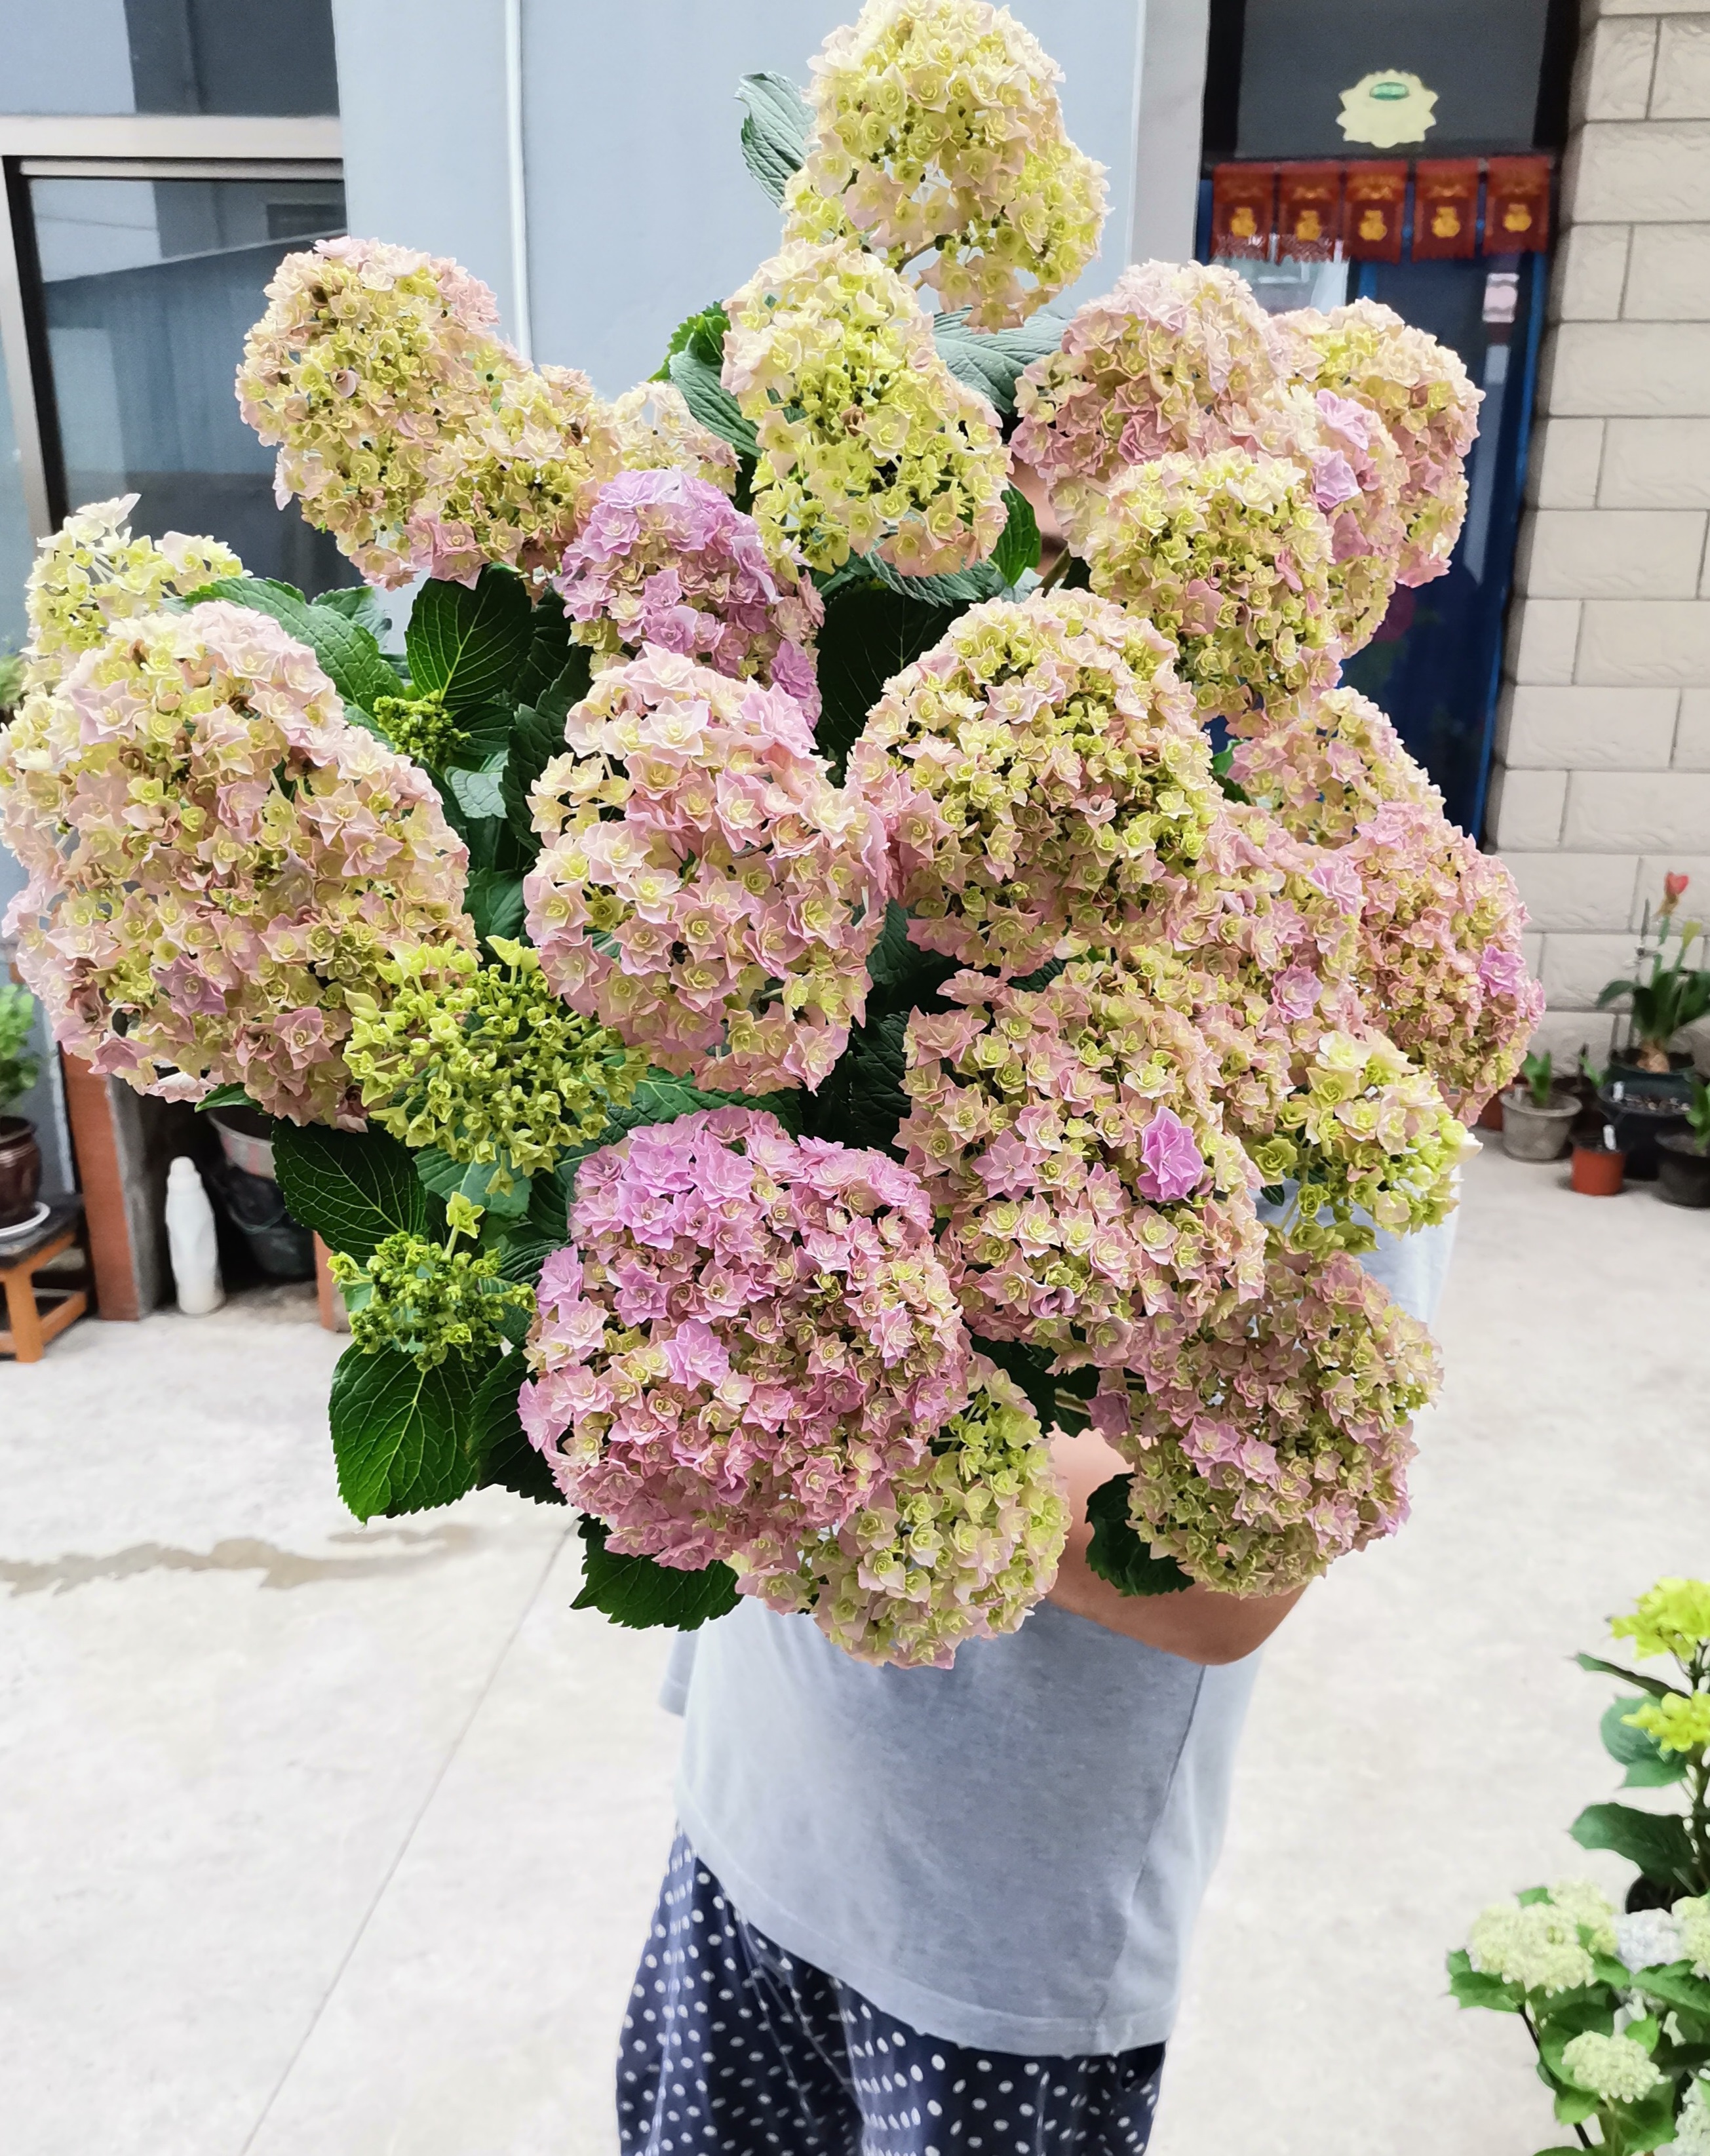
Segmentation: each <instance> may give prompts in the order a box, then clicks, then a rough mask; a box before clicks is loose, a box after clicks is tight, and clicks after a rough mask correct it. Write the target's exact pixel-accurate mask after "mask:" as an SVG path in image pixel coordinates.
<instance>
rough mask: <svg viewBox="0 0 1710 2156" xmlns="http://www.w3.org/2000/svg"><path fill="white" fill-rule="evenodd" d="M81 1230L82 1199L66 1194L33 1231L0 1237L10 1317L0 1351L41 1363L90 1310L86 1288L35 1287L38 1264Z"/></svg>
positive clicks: (0, 1273)
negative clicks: (49, 1349) (51, 1345)
mask: <svg viewBox="0 0 1710 2156" xmlns="http://www.w3.org/2000/svg"><path fill="white" fill-rule="evenodd" d="M82 1233H83V1201H82V1199H80V1198H64V1199H56V1200H55V1201H54V1204H52V1205H50V1206H49V1209H48V1217H47V1219H45V1220H44V1221H42V1222H41V1223H40V1224H39V1226H38V1227H37V1228H36V1229H34V1231H33V1233H32V1234H30V1235H18V1236H15V1237H13V1239H12V1240H10V1241H9V1242H8V1240H6V1239H5V1238H3V1237H0V1286H3V1287H4V1289H5V1291H6V1315H7V1318H8V1330H7V1331H5V1332H0V1355H12V1356H14V1357H16V1358H17V1359H18V1361H19V1362H20V1363H39V1362H40V1361H41V1359H42V1355H43V1353H44V1349H45V1348H46V1347H47V1344H48V1342H49V1341H50V1340H54V1339H57V1338H58V1337H59V1334H60V1333H62V1332H64V1330H65V1328H66V1327H67V1326H68V1325H74V1324H75V1323H76V1322H77V1320H78V1319H79V1318H80V1317H82V1316H83V1314H84V1312H85V1311H86V1310H87V1309H88V1308H89V1295H88V1291H87V1289H86V1288H85V1287H61V1286H59V1283H58V1281H44V1282H43V1284H42V1286H40V1287H39V1288H38V1287H37V1286H36V1279H35V1276H36V1272H37V1270H38V1268H39V1267H40V1266H42V1265H46V1263H47V1262H48V1260H49V1258H57V1257H58V1256H59V1253H60V1252H61V1251H62V1250H69V1249H70V1248H71V1246H72V1245H73V1244H74V1243H75V1242H76V1241H77V1240H79V1238H80V1235H82ZM44 1304H45V1307H44Z"/></svg>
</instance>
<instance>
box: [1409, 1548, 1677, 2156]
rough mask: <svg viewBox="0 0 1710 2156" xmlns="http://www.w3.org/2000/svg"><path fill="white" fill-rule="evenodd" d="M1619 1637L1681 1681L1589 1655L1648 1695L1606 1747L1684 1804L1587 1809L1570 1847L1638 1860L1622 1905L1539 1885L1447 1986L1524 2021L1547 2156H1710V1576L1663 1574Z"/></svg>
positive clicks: (1475, 1942)
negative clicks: (1662, 1661)
mask: <svg viewBox="0 0 1710 2156" xmlns="http://www.w3.org/2000/svg"><path fill="white" fill-rule="evenodd" d="M1610 1630H1611V1631H1612V1632H1613V1633H1614V1635H1615V1637H1616V1638H1617V1639H1625V1640H1630V1641H1631V1643H1632V1650H1633V1653H1634V1654H1635V1655H1636V1657H1637V1658H1638V1659H1639V1660H1641V1661H1645V1660H1647V1659H1650V1658H1652V1657H1655V1656H1657V1655H1671V1656H1672V1658H1673V1660H1674V1663H1675V1667H1676V1671H1677V1675H1678V1676H1679V1677H1680V1678H1681V1679H1682V1681H1681V1682H1680V1683H1672V1684H1671V1683H1670V1682H1668V1681H1666V1680H1665V1679H1663V1678H1661V1677H1656V1676H1651V1675H1650V1674H1649V1672H1648V1671H1638V1670H1630V1669H1624V1668H1622V1667H1621V1666H1620V1664H1618V1663H1615V1662H1608V1661H1602V1660H1601V1659H1600V1657H1598V1656H1597V1655H1579V1658H1578V1659H1579V1664H1580V1666H1581V1667H1582V1668H1584V1669H1587V1670H1592V1671H1596V1672H1598V1673H1599V1674H1600V1675H1603V1676H1614V1677H1618V1678H1620V1680H1621V1681H1622V1682H1623V1683H1624V1684H1625V1685H1630V1686H1636V1687H1637V1688H1638V1689H1637V1692H1636V1694H1634V1695H1630V1696H1628V1697H1623V1698H1620V1699H1617V1700H1616V1701H1615V1702H1614V1703H1613V1704H1612V1705H1611V1706H1610V1707H1609V1708H1608V1709H1607V1710H1606V1712H1605V1714H1604V1717H1603V1741H1604V1745H1605V1748H1606V1749H1607V1750H1608V1752H1609V1753H1610V1756H1611V1757H1612V1758H1614V1759H1615V1761H1616V1762H1617V1763H1619V1764H1620V1765H1621V1766H1623V1767H1624V1768H1625V1769H1626V1774H1625V1786H1627V1787H1628V1788H1632V1789H1667V1788H1671V1787H1676V1786H1682V1787H1683V1789H1684V1793H1685V1796H1686V1808H1685V1810H1684V1812H1681V1811H1673V1812H1666V1811H1663V1812H1653V1811H1646V1810H1641V1809H1638V1808H1637V1807H1636V1806H1635V1805H1630V1804H1592V1805H1589V1806H1588V1807H1587V1809H1585V1810H1584V1811H1583V1812H1582V1813H1581V1814H1580V1815H1579V1818H1578V1819H1577V1820H1575V1821H1574V1830H1573V1831H1574V1840H1576V1841H1578V1842H1579V1844H1580V1845H1581V1846H1582V1847H1584V1848H1586V1849H1603V1850H1610V1851H1614V1852H1615V1854H1616V1855H1617V1856H1623V1857H1625V1858H1626V1859H1627V1860H1628V1861H1630V1862H1631V1863H1633V1864H1636V1866H1638V1867H1639V1876H1638V1878H1637V1879H1636V1880H1635V1881H1634V1882H1633V1886H1632V1887H1631V1889H1630V1892H1629V1893H1628V1895H1627V1897H1626V1907H1625V1908H1624V1909H1619V1910H1618V1909H1617V1908H1616V1907H1615V1905H1614V1903H1613V1902H1610V1900H1609V1899H1608V1897H1606V1896H1605V1894H1604V1893H1603V1892H1601V1891H1600V1889H1599V1888H1598V1887H1596V1886H1593V1885H1592V1884H1591V1883H1590V1881H1588V1880H1583V1879H1574V1880H1564V1881H1558V1882H1557V1883H1556V1884H1555V1885H1553V1886H1531V1887H1528V1888H1527V1889H1526V1890H1525V1891H1524V1892H1523V1893H1520V1894H1517V1895H1516V1896H1515V1897H1513V1899H1512V1901H1507V1902H1495V1903H1493V1904H1492V1906H1491V1907H1489V1908H1487V1909H1486V1910H1484V1911H1483V1912H1481V1914H1480V1915H1479V1917H1477V1918H1476V1920H1475V1922H1473V1924H1472V1926H1471V1929H1470V1931H1469V1932H1468V1933H1467V1939H1466V1945H1465V1946H1464V1947H1461V1948H1456V1951H1455V1952H1454V1953H1451V1955H1450V1956H1449V1960H1448V1969H1449V1988H1450V1990H1451V1992H1452V1994H1454V1996H1455V1998H1456V1999H1458V2000H1459V2002H1460V2003H1461V2005H1462V2006H1481V2007H1486V2008H1488V2009H1490V2010H1493V2011H1495V2012H1497V2013H1501V2014H1513V2015H1517V2016H1518V2017H1519V2019H1520V2020H1521V2021H1522V2023H1523V2025H1524V2026H1525V2029H1526V2031H1527V2034H1528V2035H1529V2036H1530V2038H1531V2039H1532V2043H1533V2049H1534V2051H1535V2052H1536V2055H1537V2068H1538V2077H1539V2079H1540V2080H1541V2081H1542V2082H1543V2084H1544V2086H1545V2087H1546V2088H1548V2090H1549V2091H1550V2092H1551V2094H1552V2096H1553V2099H1554V2106H1555V2115H1556V2117H1557V2119H1558V2120H1559V2122H1560V2123H1562V2124H1563V2125H1564V2126H1566V2127H1568V2128H1569V2129H1570V2131H1571V2135H1572V2138H1571V2140H1569V2139H1567V2138H1559V2139H1557V2140H1554V2141H1553V2142H1552V2143H1550V2145H1549V2146H1548V2148H1545V2149H1543V2151H1541V2152H1540V2156H1570V2152H1571V2150H1572V2149H1574V2148H1602V2149H1608V2150H1611V2151H1614V2152H1616V2156H1636V2152H1638V2151H1640V2150H1642V2149H1649V2148H1663V2147H1665V2146H1666V2147H1669V2148H1674V2149H1677V2150H1678V2151H1680V2152H1681V2153H1682V2156H1710V1892H1707V1890H1710V1805H1707V1793H1706V1785H1707V1780H1710V1762H1707V1758H1706V1752H1707V1748H1710V1581H1706V1580H1701V1579H1661V1580H1659V1581H1658V1582H1657V1583H1656V1586H1654V1587H1653V1588H1651V1589H1650V1590H1649V1592H1648V1593H1646V1594H1643V1595H1641V1597H1640V1600H1639V1605H1638V1608H1637V1609H1636V1611H1635V1612H1634V1613H1633V1614H1631V1615H1630V1616H1626V1617H1617V1618H1615V1620H1613V1622H1612V1623H1611V1625H1610Z"/></svg>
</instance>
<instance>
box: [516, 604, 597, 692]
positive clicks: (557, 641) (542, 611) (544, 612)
mask: <svg viewBox="0 0 1710 2156" xmlns="http://www.w3.org/2000/svg"><path fill="white" fill-rule="evenodd" d="M532 621H533V633H532V634H531V636H530V638H529V644H528V654H527V656H526V658H525V659H524V660H523V662H522V665H521V670H520V671H519V672H518V673H517V674H516V675H515V676H514V677H513V678H512V680H511V685H510V686H511V696H513V697H514V698H515V699H516V701H517V702H518V703H519V704H537V703H538V702H539V701H540V700H541V698H542V696H544V695H545V694H546V693H547V690H549V689H550V688H551V687H552V685H553V683H554V682H555V681H556V680H557V679H558V676H559V675H561V674H562V672H563V670H564V669H565V667H566V666H567V665H568V664H569V662H570V658H571V655H572V654H573V653H579V654H580V655H581V662H582V687H581V688H580V689H578V690H577V692H576V696H582V695H583V694H585V693H586V690H587V686H588V673H587V668H588V650H587V647H586V646H585V645H583V644H573V643H572V642H571V640H570V620H569V617H568V615H567V614H566V613H565V612H564V602H563V601H562V599H561V598H559V597H558V594H557V593H556V592H555V591H551V590H547V591H544V592H542V593H541V595H540V597H539V598H537V600H536V601H535V606H534V613H533V617H532ZM576 696H572V697H571V698H570V699H569V701H568V702H567V704H566V705H565V706H564V708H565V710H566V711H568V709H569V708H570V705H571V704H573V703H574V702H575V701H576Z"/></svg>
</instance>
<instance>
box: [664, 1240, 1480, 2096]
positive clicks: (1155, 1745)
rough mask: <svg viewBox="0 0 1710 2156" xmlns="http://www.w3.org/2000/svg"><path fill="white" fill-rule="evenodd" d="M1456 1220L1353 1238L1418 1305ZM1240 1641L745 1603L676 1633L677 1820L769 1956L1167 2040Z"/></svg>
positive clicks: (1222, 1787)
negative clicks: (1207, 1660) (919, 1666)
mask: <svg viewBox="0 0 1710 2156" xmlns="http://www.w3.org/2000/svg"><path fill="white" fill-rule="evenodd" d="M1452 1232H1453V1222H1452V1220H1451V1222H1449V1223H1448V1224H1446V1226H1445V1227H1443V1228H1440V1229H1428V1230H1427V1231H1426V1232H1425V1234H1423V1235H1416V1236H1413V1237H1410V1239H1409V1240H1407V1241H1406V1242H1405V1243H1398V1242H1397V1241H1396V1240H1394V1238H1393V1237H1389V1236H1385V1237H1384V1239H1383V1243H1382V1246H1381V1247H1380V1248H1379V1250H1378V1251H1376V1252H1375V1253H1374V1255H1373V1256H1372V1257H1370V1258H1369V1259H1368V1260H1366V1264H1367V1266H1368V1269H1369V1270H1371V1271H1372V1272H1374V1274H1376V1275H1377V1276H1378V1277H1379V1279H1381V1280H1383V1281H1384V1284H1385V1285H1386V1286H1388V1287H1389V1291H1390V1292H1391V1293H1392V1294H1393V1295H1394V1296H1395V1297H1396V1299H1397V1300H1398V1301H1400V1302H1402V1303H1403V1304H1404V1305H1405V1306H1407V1307H1408V1308H1409V1309H1410V1310H1411V1311H1413V1312H1415V1315H1416V1316H1419V1317H1424V1318H1425V1319H1426V1320H1427V1321H1429V1319H1430V1316H1431V1314H1432V1312H1434V1311H1435V1306H1436V1301H1437V1297H1438V1295H1439V1293H1440V1290H1441V1286H1442V1279H1443V1275H1444V1272H1445V1270H1446V1266H1447V1263H1448V1255H1449V1245H1450V1242H1451V1237H1452ZM1258 1663H1259V1657H1258V1656H1257V1655H1249V1656H1248V1657H1247V1659H1246V1660H1245V1661H1240V1662H1235V1663H1233V1664H1230V1665H1229V1666H1226V1667H1225V1668H1221V1669H1202V1668H1200V1667H1199V1666H1197V1665H1196V1664H1194V1663H1192V1662H1187V1661H1182V1660H1181V1659H1180V1658H1179V1657H1178V1656H1176V1655H1167V1654H1164V1653H1162V1652H1161V1651H1160V1650H1158V1649H1157V1648H1154V1647H1148V1646H1143V1645H1141V1644H1140V1642H1139V1641H1137V1640H1128V1639H1125V1638H1123V1637H1122V1635H1120V1634H1119V1633H1116V1632H1111V1631H1107V1630H1105V1628H1104V1627H1103V1626H1102V1625H1093V1624H1089V1623H1088V1622H1087V1621H1086V1620H1085V1619H1084V1618H1081V1617H1076V1616H1071V1614H1069V1613H1068V1612H1067V1611H1066V1610H1063V1609H1056V1608H1055V1607H1053V1606H1052V1605H1051V1604H1041V1605H1040V1607H1039V1608H1038V1609H1035V1611H1034V1612H1033V1613H1032V1614H1031V1615H1030V1617H1029V1618H1028V1619H1027V1620H1026V1622H1025V1623H1024V1625H1022V1626H1021V1629H1020V1630H1019V1631H1018V1632H1014V1633H1012V1634H1010V1635H1008V1636H1007V1637H1005V1638H1003V1639H999V1640H974V1641H971V1642H969V1643H968V1645H964V1646H963V1647H962V1648H961V1649H960V1650H958V1654H957V1656H956V1665H955V1667H954V1668H953V1669H949V1670H932V1669H924V1670H897V1669H872V1668H869V1667H868V1666H865V1664H863V1663H860V1662H856V1661H851V1660H850V1657H849V1656H848V1655H845V1653H843V1651H842V1650H840V1648H837V1647H834V1646H833V1645H831V1644H830V1643H829V1641H828V1640H826V1639H825V1638H824V1635H823V1634H821V1633H820V1632H819V1630H818V1629H817V1628H816V1627H815V1625H814V1623H813V1621H812V1620H811V1619H810V1618H807V1617H779V1616H776V1615H774V1614H773V1613H772V1612H771V1611H770V1610H768V1609H766V1608H765V1607H764V1606H763V1604H760V1603H758V1602H756V1601H753V1600H751V1599H745V1600H744V1601H743V1602H742V1604H740V1605H739V1606H738V1607H737V1609H734V1610H733V1611H732V1613H731V1614H730V1615H729V1616H728V1617H724V1618H721V1619H720V1620H718V1622H717V1623H716V1624H713V1625H707V1626H706V1627H705V1628H704V1629H703V1630H701V1631H699V1632H691V1633H686V1634H685V1635H683V1636H682V1637H681V1638H680V1639H679V1640H677V1641H676V1643H675V1647H674V1650H673V1653H672V1657H671V1663H670V1672H669V1674H668V1676H667V1679H666V1683H665V1694H664V1702H665V1705H666V1706H667V1707H671V1708H672V1709H673V1711H675V1712H682V1713H684V1714H685V1716H686V1727H685V1730H684V1737H683V1754H682V1764H681V1767H680V1772H679V1774H678V1778H677V1789H676V1800H677V1812H678V1817H679V1819H680V1821H681V1823H682V1826H683V1830H684V1832H685V1833H686V1835H688V1837H689V1840H690V1841H691V1843H692V1844H693V1845H694V1847H695V1850H696V1853H697V1855H698V1856H700V1857H701V1860H702V1861H703V1862H704V1863H706V1865H707V1866H710V1868H711V1870H712V1871H714V1872H715V1873H716V1875H717V1876H718V1878H719V1879H720V1880H721V1882H722V1883H723V1885H724V1886H725V1887H726V1888H727V1891H728V1892H729V1894H730V1897H731V1899H732V1902H734V1903H735V1905H736V1907H737V1909H738V1910H739V1911H740V1912H742V1915H743V1916H744V1917H747V1919H748V1921H749V1922H751V1923H753V1924H755V1925H757V1927H758V1928H759V1929H760V1930H761V1931H763V1932H764V1933H766V1934H767V1935H768V1937H769V1938H773V1939H774V1940H776V1941H777V1943H778V1944H779V1945H780V1946H781V1947H783V1948H784V1949H785V1950H786V1951H787V1952H788V1953H793V1954H795V1955H798V1956H799V1957H800V1958H802V1959H803V1960H804V1961H807V1962H810V1963H813V1964H814V1966H815V1967H816V1968H819V1969H825V1970H827V1971H828V1972H829V1973H830V1974H832V1975H834V1976H837V1977H840V1978H841V1979H843V1981H844V1982H845V1984H851V1985H853V1986H854V1988H855V1989H856V1990H857V1991H859V1992H860V1993H861V1994H863V1995H864V1996H865V1997H866V1998H867V1999H870V2000H871V2001H872V2002H873V2004H874V2005H876V2006H878V2007H880V2008H881V2009H882V2010H884V2011H885V2012H886V2013H889V2014H894V2015H896V2017H897V2019H898V2020H901V2021H903V2022H906V2023H907V2024H908V2025H911V2027H913V2028H916V2029H918V2030H923V2031H924V2032H926V2033H927V2034H929V2035H936V2036H942V2037H945V2038H947V2039H948V2040H950V2041H951V2042H953V2043H957V2044H965V2045H970V2046H989V2047H991V2048H994V2049H995V2050H999V2051H1019V2052H1023V2053H1029V2054H1037V2055H1040V2056H1083V2055H1086V2054H1088V2053H1093V2052H1110V2051H1127V2050H1129V2049H1130V2048H1131V2047H1132V2046H1135V2045H1139V2044H1153V2043H1160V2042H1162V2041H1163V2040H1164V2039H1165V2038H1166V2037H1167V2036H1168V2035H1169V2032H1170V2029H1171V2026H1172V2025H1173V2022H1174V2020H1175V2014H1176V2006H1177V2001H1178V1999H1179V1994H1180V1990H1181V1979H1182V1963H1183V1959H1184V1954H1185V1952H1186V1948H1187V1943H1188V1940H1189V1935H1190V1933H1191V1932H1192V1928H1193V1922H1194V1915H1195V1912H1196V1911H1197V1909H1198V1907H1199V1899H1200V1897H1201V1895H1202V1893H1203V1892H1204V1886H1205V1881H1206V1879H1207V1877H1208V1876H1209V1873H1210V1870H1211V1866H1212V1865H1213V1864H1214V1861H1216V1857H1217V1852H1218V1849H1219V1846H1220V1844H1221V1841H1222V1839H1223V1829H1224V1820H1225V1814H1226V1812H1227V1810H1228V1804H1229V1788H1230V1775H1231V1774H1232V1771H1233V1767H1234V1759H1235V1743H1236V1739H1237V1738H1239V1736H1240V1728H1241V1723H1242V1721H1243V1718H1244V1717H1245V1713H1246V1707H1247V1701H1248V1699H1249V1697H1250V1695H1251V1692H1252V1688H1253V1681H1254V1679H1255V1677H1256V1675H1257V1671H1258Z"/></svg>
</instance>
